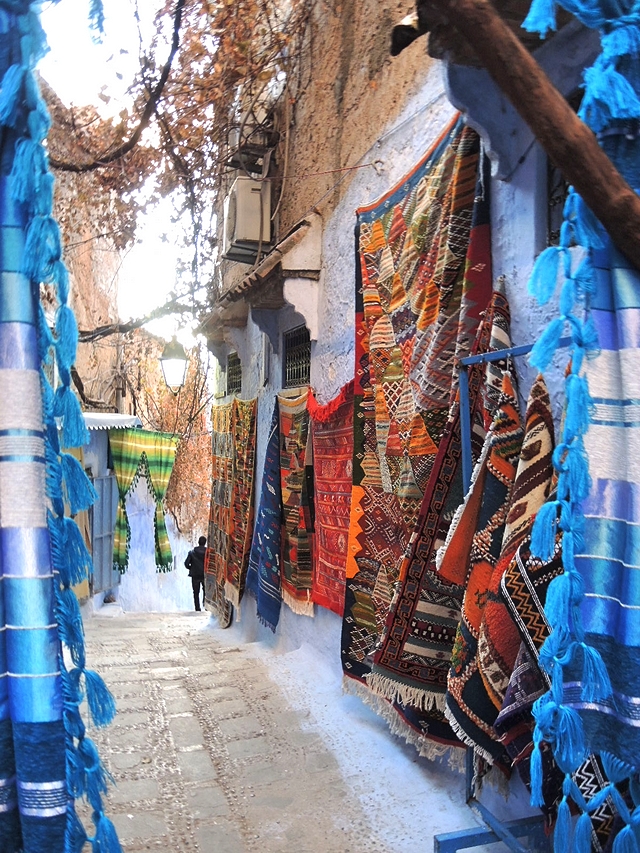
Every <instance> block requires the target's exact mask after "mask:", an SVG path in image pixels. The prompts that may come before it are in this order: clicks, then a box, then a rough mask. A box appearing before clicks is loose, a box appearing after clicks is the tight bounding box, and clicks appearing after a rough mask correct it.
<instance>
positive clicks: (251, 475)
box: [224, 398, 258, 607]
mask: <svg viewBox="0 0 640 853" xmlns="http://www.w3.org/2000/svg"><path fill="white" fill-rule="evenodd" d="M257 410H258V401H257V399H256V400H238V399H237V398H236V399H235V400H234V401H233V403H232V411H231V438H232V442H233V481H232V486H231V513H230V524H229V555H228V558H227V565H226V570H225V584H224V595H225V598H227V599H228V600H229V601H230V602H231V604H233V605H234V606H235V607H238V605H239V604H240V601H241V599H242V596H243V595H244V585H245V581H246V576H247V568H248V566H249V550H250V547H251V535H252V533H253V497H254V486H255V468H256V415H257Z"/></svg>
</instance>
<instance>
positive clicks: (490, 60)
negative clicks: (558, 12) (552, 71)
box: [420, 0, 640, 269]
mask: <svg viewBox="0 0 640 853" xmlns="http://www.w3.org/2000/svg"><path fill="white" fill-rule="evenodd" d="M420 6H421V7H423V9H424V10H426V11H427V14H428V16H429V18H431V19H433V20H439V21H443V20H445V21H446V23H447V24H448V25H449V26H451V27H454V28H455V29H456V30H457V31H458V32H459V33H460V34H461V35H462V36H463V37H464V38H465V39H466V40H467V42H468V43H469V44H470V45H471V46H472V47H473V49H474V50H475V52H476V54H477V56H478V58H479V59H480V60H481V61H482V63H483V64H484V66H485V68H486V69H487V71H488V72H489V74H490V75H491V76H492V77H493V79H494V80H495V82H496V83H497V85H498V86H499V87H500V89H501V90H502V91H503V92H504V93H505V95H506V96H507V97H508V98H509V100H510V101H511V103H512V104H513V106H514V108H515V109H516V110H517V111H518V113H519V114H520V115H521V116H522V118H523V119H524V121H525V122H526V123H527V124H528V125H529V127H530V128H531V131H532V132H533V134H534V135H535V137H536V138H537V140H538V141H539V142H540V144H541V145H542V147H543V148H544V150H545V151H546V153H547V154H548V156H549V157H550V159H551V160H552V161H553V163H554V165H555V166H557V167H558V168H559V169H560V170H561V172H562V174H563V175H564V177H565V178H566V179H567V180H568V181H569V183H570V184H572V185H573V186H574V187H575V188H576V190H577V192H578V193H579V194H580V195H581V196H582V198H583V199H584V201H585V202H586V204H587V205H588V206H589V208H590V209H591V210H592V211H593V213H594V214H595V215H596V216H597V218H598V219H599V220H600V222H601V223H602V224H603V225H604V227H605V228H606V230H607V231H608V232H609V235H610V236H611V239H612V240H613V242H614V243H615V245H616V246H617V247H618V249H620V251H621V252H622V253H623V254H624V255H626V257H627V258H628V259H629V260H630V261H631V262H632V263H633V264H634V265H635V266H636V267H637V268H638V269H640V198H639V197H638V196H637V195H636V193H635V192H634V191H633V190H632V189H631V187H630V186H629V185H628V184H627V182H626V181H625V180H624V178H623V177H622V175H621V174H620V173H619V172H618V170H617V169H616V168H615V166H614V165H613V163H612V162H611V160H610V159H609V158H608V157H607V155H606V154H605V153H604V151H603V150H602V148H600V146H599V145H598V141H597V139H596V137H595V135H594V133H593V131H591V130H590V129H589V128H588V127H587V126H586V125H585V124H584V122H582V121H581V120H580V119H579V118H578V116H577V115H576V114H575V113H574V111H573V110H572V109H571V107H570V106H569V104H568V103H567V102H566V100H565V99H564V98H563V96H562V95H561V94H560V92H558V90H557V89H556V88H555V86H554V85H553V84H552V83H551V81H550V80H549V78H548V77H547V75H546V74H545V73H544V71H543V70H542V68H540V66H539V65H538V63H537V62H536V61H535V59H534V58H533V57H532V56H531V54H530V53H529V51H527V50H526V49H525V48H524V47H523V46H522V44H521V43H520V42H519V41H518V39H517V37H516V36H515V35H514V33H513V32H512V31H511V30H510V29H509V27H508V26H507V25H506V24H505V23H504V21H503V20H502V18H501V17H500V16H499V15H498V13H497V12H496V10H495V8H494V6H493V4H492V3H491V2H490V0H420Z"/></svg>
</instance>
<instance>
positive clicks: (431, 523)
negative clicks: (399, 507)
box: [367, 292, 509, 763]
mask: <svg viewBox="0 0 640 853" xmlns="http://www.w3.org/2000/svg"><path fill="white" fill-rule="evenodd" d="M508 326H509V309H508V305H507V302H506V300H505V298H504V296H503V295H502V293H500V292H495V293H494V294H493V297H492V300H491V304H490V306H489V308H488V309H487V311H486V314H485V318H484V320H483V322H482V324H481V326H480V329H479V331H478V336H477V340H476V344H475V346H474V351H476V352H486V351H487V349H489V348H492V347H493V348H496V345H497V347H498V348H502V346H503V341H504V339H505V336H506V335H507V329H508ZM468 378H469V399H470V417H471V426H472V431H471V444H472V454H473V458H475V459H477V457H478V455H479V453H480V450H481V448H482V442H483V438H484V435H485V421H486V420H487V412H486V410H485V406H486V405H489V406H492V405H494V395H493V393H491V394H489V393H487V385H486V384H485V385H484V387H483V381H484V379H485V370H484V367H483V366H482V365H473V366H472V367H471V368H470V369H469V371H468ZM495 402H497V398H496V399H495ZM462 498H463V493H462V472H461V443H460V415H459V407H458V405H456V406H454V409H453V411H452V417H451V420H450V423H449V426H448V428H447V432H446V433H445V436H444V437H443V439H442V441H441V443H440V448H439V451H438V457H437V459H436V462H435V464H434V470H433V474H432V476H431V479H430V482H429V488H428V490H427V493H426V494H425V497H424V501H423V504H422V508H421V511H420V517H419V520H418V524H417V528H416V533H415V535H414V537H413V541H412V545H411V550H410V552H409V555H408V557H407V558H406V560H405V561H404V563H403V565H402V572H401V582H400V584H399V585H398V592H397V595H396V597H395V598H394V602H393V605H392V608H391V612H390V615H389V619H388V621H387V625H386V628H385V632H384V634H383V637H382V640H381V643H380V648H379V650H378V651H377V652H376V654H375V657H374V661H373V672H372V675H371V676H370V677H369V678H368V679H367V683H368V684H369V685H370V686H371V688H372V690H373V691H374V695H375V696H378V697H382V698H388V699H389V700H391V702H392V703H393V708H394V710H395V713H396V715H397V718H396V719H395V720H394V721H393V723H392V730H394V731H398V732H399V733H402V734H403V735H404V736H405V738H406V739H407V740H408V741H409V742H410V743H413V744H415V745H416V746H417V748H418V750H419V752H420V753H421V754H423V755H428V756H436V755H438V754H440V753H441V752H442V751H443V748H445V747H450V746H457V747H460V746H462V744H461V743H460V741H459V740H458V738H457V737H456V735H455V734H454V733H453V731H452V730H451V727H450V725H449V723H448V722H447V720H446V718H445V716H444V713H443V712H444V693H445V690H446V686H447V673H448V671H449V667H450V663H451V652H452V648H453V642H454V638H455V634H456V628H457V625H458V622H459V619H460V607H461V603H462V595H463V589H462V587H460V586H458V585H455V584H451V583H449V582H448V581H446V580H445V579H443V578H440V577H439V576H438V573H437V571H436V566H435V556H436V550H437V548H438V547H439V546H440V545H441V544H442V543H443V542H444V541H445V537H446V534H447V531H448V529H449V525H450V524H451V519H452V517H453V515H454V512H455V510H456V508H457V507H458V506H459V504H460V503H461V501H462ZM383 707H385V706H383ZM448 752H449V760H450V761H453V762H454V763H456V761H457V759H456V758H455V756H453V755H452V754H451V751H450V750H448Z"/></svg>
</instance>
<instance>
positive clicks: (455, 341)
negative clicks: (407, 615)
mask: <svg viewBox="0 0 640 853" xmlns="http://www.w3.org/2000/svg"><path fill="white" fill-rule="evenodd" d="M478 166H479V140H478V137H477V135H476V134H475V132H474V131H473V130H471V129H470V128H465V127H464V126H463V125H462V123H461V121H460V120H457V121H455V122H454V123H452V124H451V125H450V126H449V128H448V129H447V130H446V131H445V133H444V134H443V135H442V137H441V138H440V139H439V140H438V142H437V143H436V145H435V146H434V147H433V148H432V150H431V151H430V152H429V153H428V155H427V156H426V157H425V158H424V159H423V160H422V161H421V163H420V164H419V165H418V166H417V167H416V168H415V169H414V171H413V172H412V173H411V174H410V175H408V176H407V177H406V178H405V179H404V180H403V181H402V182H401V183H400V184H398V185H397V187H395V188H394V189H393V190H391V191H390V192H389V193H388V194H387V195H386V196H384V197H383V198H382V199H380V200H379V201H378V202H376V203H375V204H373V205H371V206H369V207H366V208H361V209H360V210H359V211H358V224H357V238H356V241H357V246H356V248H357V252H358V257H357V262H356V324H355V325H356V376H355V385H354V395H355V398H354V456H353V488H352V497H351V514H350V522H349V541H348V552H347V565H346V590H345V611H344V621H343V635H342V663H343V669H344V672H345V675H346V676H348V677H349V678H354V679H358V680H362V679H364V678H365V676H366V675H367V674H368V673H369V671H370V665H371V660H370V655H371V653H372V652H373V650H374V648H375V646H376V643H377V641H378V639H379V636H380V633H381V631H382V628H383V627H384V622H385V619H386V616H387V614H388V611H389V607H390V603H391V598H392V594H393V587H394V584H395V583H396V581H397V579H398V573H399V569H400V564H401V562H402V558H403V555H404V552H405V550H406V547H407V545H408V543H409V539H410V537H411V534H412V533H413V531H414V528H415V525H416V521H417V518H418V513H419V510H420V506H421V503H422V499H423V496H424V493H425V490H426V489H427V484H428V482H429V477H430V474H431V471H432V469H433V465H434V462H435V459H436V455H437V452H438V446H439V444H440V440H441V438H442V435H443V432H444V430H445V427H446V424H447V420H448V415H449V410H450V407H451V402H452V399H453V398H454V397H455V392H456V379H455V371H454V363H455V359H456V357H458V356H460V355H461V354H464V355H466V354H468V353H469V351H470V349H471V346H472V343H473V340H474V338H475V335H476V331H477V326H478V323H479V319H480V313H481V312H482V310H483V309H484V308H485V307H486V304H487V302H488V300H489V297H490V292H491V262H490V244H489V224H488V223H489V217H488V198H487V196H486V194H485V192H484V188H483V186H481V182H479V183H478V187H476V182H477V181H478V178H479V174H478V172H479V169H478ZM486 186H487V187H488V180H487V182H486ZM472 218H473V225H474V227H473V228H472ZM470 237H471V242H470Z"/></svg>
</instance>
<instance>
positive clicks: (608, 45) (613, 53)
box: [600, 25, 640, 61]
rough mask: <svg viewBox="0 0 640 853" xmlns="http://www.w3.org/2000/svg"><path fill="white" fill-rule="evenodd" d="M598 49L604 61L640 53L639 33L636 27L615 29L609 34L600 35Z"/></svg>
mask: <svg viewBox="0 0 640 853" xmlns="http://www.w3.org/2000/svg"><path fill="white" fill-rule="evenodd" d="M600 48H601V50H602V54H601V55H602V59H603V60H605V61H606V60H612V59H613V60H615V59H619V58H620V57H622V56H634V55H636V54H638V53H640V31H639V30H638V27H637V25H632V26H627V27H616V29H614V30H611V32H609V33H606V34H604V33H603V34H601V35H600Z"/></svg>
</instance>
